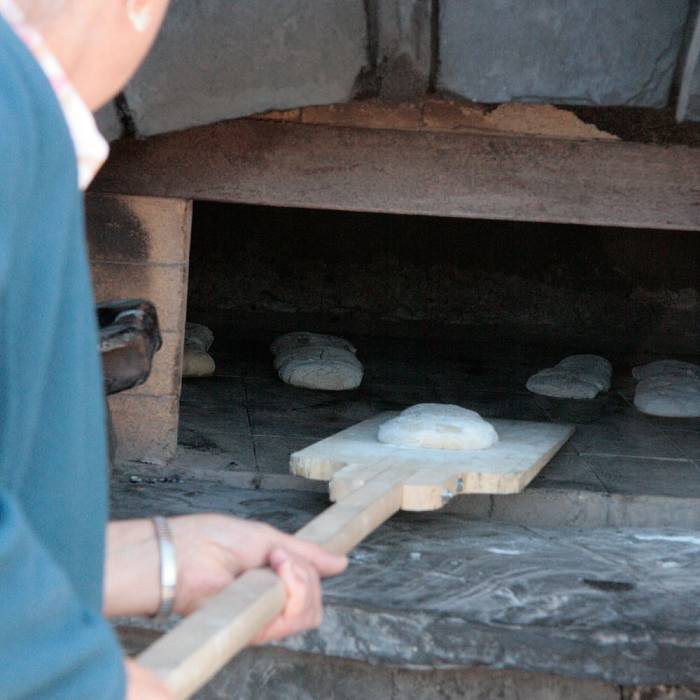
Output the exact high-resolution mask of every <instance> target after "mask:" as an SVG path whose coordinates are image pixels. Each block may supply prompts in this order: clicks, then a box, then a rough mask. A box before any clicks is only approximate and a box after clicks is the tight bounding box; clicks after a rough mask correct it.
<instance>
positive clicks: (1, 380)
mask: <svg viewBox="0 0 700 700" xmlns="http://www.w3.org/2000/svg"><path fill="white" fill-rule="evenodd" d="M22 50H23V47H21V45H18V44H17V42H16V41H15V38H14V36H12V35H11V34H10V30H9V28H7V26H6V25H5V24H4V23H3V21H2V19H1V18H0V698H2V700H19V699H20V698H21V699H22V700H25V699H29V698H32V700H76V699H77V698H99V699H100V700H102V699H105V700H121V699H122V698H124V696H125V679H124V667H123V653H122V651H121V649H120V647H119V644H118V642H117V639H116V637H115V635H114V632H113V630H112V628H111V625H110V624H109V623H108V622H107V621H106V620H105V619H104V618H103V617H102V616H101V615H100V611H99V610H94V609H93V607H88V606H87V605H86V604H85V603H83V602H82V601H83V598H82V597H81V596H79V595H78V593H77V592H76V590H75V588H74V586H73V584H72V583H71V580H70V578H69V576H68V575H67V574H66V572H65V570H64V569H63V568H62V567H61V565H59V563H58V561H57V560H56V558H55V556H53V555H52V554H51V552H50V550H49V548H48V547H47V546H46V544H45V542H44V541H42V539H41V538H40V537H39V536H38V534H37V532H36V530H35V528H34V527H33V526H32V524H31V522H30V520H29V518H28V517H27V512H26V510H25V506H23V504H22V502H21V501H20V499H19V497H18V495H17V494H16V491H15V488H14V482H15V480H16V468H17V465H16V464H15V461H16V460H15V455H14V454H13V452H12V450H11V449H10V447H9V446H10V445H11V444H12V440H13V432H14V431H13V426H14V422H13V421H14V420H15V419H14V417H13V416H14V415H15V412H14V411H13V409H12V406H13V405H14V404H15V403H16V402H18V401H19V402H21V401H25V400H27V398H26V397H24V396H17V395H16V394H14V393H12V395H10V393H11V392H9V391H8V389H9V383H8V378H9V376H10V374H11V373H10V369H9V365H8V355H9V350H10V348H8V343H9V342H10V341H9V339H8V332H7V324H8V323H9V321H8V315H7V314H6V313H3V309H5V311H7V307H6V305H7V303H9V302H8V297H9V292H10V290H12V289H13V286H12V285H13V284H17V276H18V272H17V270H18V265H17V259H18V253H17V250H18V248H19V242H20V241H22V240H23V239H22V236H25V238H26V235H27V231H26V230H25V229H24V226H23V223H22V222H23V221H25V220H31V217H32V215H33V212H34V211H35V210H36V208H38V207H41V206H42V202H41V195H39V196H38V197H37V196H35V195H34V194H33V190H32V186H31V183H32V182H33V181H34V180H35V179H36V174H37V172H39V171H40V169H41V158H40V157H39V156H40V153H41V148H40V145H39V143H38V138H37V136H36V133H37V129H36V127H37V126H38V125H37V124H35V123H32V122H31V119H32V115H33V112H32V110H30V109H29V108H28V107H27V101H28V98H27V94H26V93H27V91H26V90H24V92H23V89H22V88H23V85H24V84H25V83H24V82H23V76H22V75H20V74H21V69H23V68H24V67H25V66H27V65H29V66H31V64H30V60H31V59H30V58H28V57H27V56H26V55H24V54H22V53H21V51H22ZM18 54H19V58H17V55H18ZM17 65H19V68H17V67H16V66H17ZM35 72H36V71H35ZM18 76H19V77H18ZM35 80H36V79H35ZM19 303H21V300H20V302H19ZM15 427H16V426H15ZM39 478H40V477H39ZM37 486H40V484H39V483H37ZM87 526H88V525H87V524H86V527H87ZM85 575H86V576H88V575H90V576H91V575H92V573H91V572H86V573H85Z"/></svg>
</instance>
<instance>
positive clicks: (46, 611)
mask: <svg viewBox="0 0 700 700" xmlns="http://www.w3.org/2000/svg"><path fill="white" fill-rule="evenodd" d="M0 591H2V597H1V600H0V697H1V698H3V700H19V699H20V698H22V699H25V698H34V699H37V700H38V699H40V698H46V700H49V699H50V700H64V699H65V700H69V699H71V700H73V699H75V698H104V699H105V700H112V699H114V700H118V699H121V698H123V697H124V695H125V688H124V671H123V665H122V655H121V652H120V650H119V646H118V644H117V642H116V640H115V638H114V635H113V632H112V630H111V627H110V626H109V624H108V623H107V622H106V620H104V619H103V618H102V617H101V616H99V615H96V614H95V613H93V612H91V611H90V610H87V609H86V608H84V607H83V606H81V605H80V603H79V602H78V599H77V596H76V595H75V594H74V592H73V591H72V589H71V586H70V583H69V581H68V579H67V577H66V576H65V575H64V574H63V572H62V570H61V569H60V567H58V566H57V564H56V563H55V562H54V561H53V560H52V558H51V556H50V555H49V554H48V553H47V551H46V550H45V549H44V548H43V547H42V545H41V543H40V542H39V541H38V540H37V538H36V537H35V536H34V534H33V532H32V530H31V527H30V525H29V524H28V523H27V521H26V519H25V518H24V516H23V514H22V509H21V507H20V505H19V504H18V503H17V501H16V499H15V498H14V497H12V496H11V495H9V494H8V493H7V492H5V491H3V490H2V489H0Z"/></svg>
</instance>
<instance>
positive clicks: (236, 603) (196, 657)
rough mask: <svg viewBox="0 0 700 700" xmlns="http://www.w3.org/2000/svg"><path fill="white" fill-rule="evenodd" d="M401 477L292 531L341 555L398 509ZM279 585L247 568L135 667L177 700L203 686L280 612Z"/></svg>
mask: <svg viewBox="0 0 700 700" xmlns="http://www.w3.org/2000/svg"><path fill="white" fill-rule="evenodd" d="M404 479H405V474H404V475H396V474H392V473H391V470H389V471H386V472H383V473H381V474H379V475H378V476H377V477H375V478H374V479H372V480H370V481H368V482H367V483H366V484H364V486H362V487H361V488H359V489H358V490H357V491H354V492H352V493H351V494H350V495H348V496H347V497H346V498H344V499H343V500H342V501H341V502H339V503H336V504H335V505H333V506H331V507H330V508H328V509H327V510H325V511H324V512H323V513H321V514H320V515H319V516H318V517H316V518H314V519H313V520H312V521H311V522H310V523H308V524H307V525H306V526H305V527H303V528H302V529H301V530H299V532H298V533H297V536H298V537H300V538H301V539H304V540H307V541H309V542H315V543H317V544H319V545H321V546H322V547H324V548H325V549H327V550H328V551H330V552H333V553H335V554H346V553H347V552H349V551H350V550H351V549H352V548H353V547H354V546H355V545H357V544H358V543H359V542H361V541H362V540H363V539H364V538H365V537H366V536H367V535H369V534H370V533H371V532H372V531H374V530H375V529H376V528H378V527H379V526H380V525H381V524H382V523H383V522H384V521H386V520H388V519H389V518H390V517H391V516H392V515H393V514H394V513H396V512H397V511H398V510H399V509H400V507H401V491H402V489H401V485H402V483H403V480H404ZM285 602H286V597H285V591H284V586H283V585H282V581H281V580H280V579H279V577H278V576H277V575H276V574H275V573H274V572H273V571H272V570H271V569H269V568H263V569H252V570H250V571H247V572H246V573H245V574H243V575H242V576H240V577H238V578H237V579H236V580H235V581H234V582H233V583H232V584H230V585H229V586H228V587H226V588H225V589H224V590H222V591H221V592H220V593H218V594H217V595H215V596H214V597H212V598H211V599H210V600H208V601H207V602H206V604H205V605H204V606H203V607H201V608H200V609H199V610H197V611H196V612H194V613H192V615H190V616H189V617H187V618H185V619H184V620H183V621H182V622H180V623H179V624H178V625H176V626H175V627H174V628H173V629H172V630H171V631H170V632H168V633H166V634H164V635H163V636H162V637H161V638H160V639H158V640H157V641H156V642H154V643H153V644H152V645H151V646H150V647H148V649H146V650H145V651H144V652H143V653H142V654H141V655H140V656H139V657H138V661H139V663H140V664H141V665H142V666H144V667H146V668H148V669H150V670H151V671H153V672H154V673H156V674H157V675H158V676H160V677H161V678H162V679H163V680H164V681H165V683H166V685H167V686H168V688H169V689H170V691H171V692H172V694H173V695H174V697H175V698H176V699H177V700H185V698H189V697H190V696H191V695H192V694H193V693H195V692H196V691H197V690H199V688H201V687H202V686H203V685H204V684H205V683H207V682H208V681H209V680H210V679H211V678H212V677H213V676H214V675H215V674H216V673H217V672H218V671H219V670H220V669H221V668H222V667H223V666H224V665H225V664H226V663H227V662H228V661H229V660H230V659H231V658H233V657H234V656H235V655H236V654H237V653H238V652H239V651H241V650H242V649H244V648H245V647H246V646H248V645H249V644H250V643H251V641H252V640H253V639H255V637H256V636H257V634H258V633H259V632H261V631H262V630H263V629H265V627H266V626H267V625H268V624H269V623H270V622H272V621H273V620H274V619H275V618H276V617H277V616H278V615H279V614H280V613H281V612H282V611H283V610H284V606H285Z"/></svg>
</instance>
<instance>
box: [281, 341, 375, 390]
mask: <svg viewBox="0 0 700 700" xmlns="http://www.w3.org/2000/svg"><path fill="white" fill-rule="evenodd" d="M270 349H271V350H272V352H273V353H274V354H275V359H274V362H273V365H274V367H275V369H276V370H277V373H278V375H279V377H280V379H281V380H282V381H283V382H286V383H287V384H291V385H292V386H298V387H302V388H304V389H321V390H324V391H347V390H350V389H356V388H357V387H358V386H360V384H361V383H362V378H363V376H364V367H363V366H362V363H361V362H360V361H359V360H358V359H357V357H355V352H356V350H355V348H354V347H353V346H352V344H351V343H349V342H348V341H347V340H345V339H344V338H338V337H337V336H334V335H322V334H320V333H308V332H297V333H287V334H286V335H283V336H280V337H279V338H277V339H276V340H275V341H274V342H273V343H272V345H271V346H270Z"/></svg>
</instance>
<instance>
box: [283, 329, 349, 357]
mask: <svg viewBox="0 0 700 700" xmlns="http://www.w3.org/2000/svg"><path fill="white" fill-rule="evenodd" d="M311 347H315V348H341V349H343V350H347V351H349V352H351V353H353V354H354V353H355V352H357V351H356V350H355V347H354V346H353V345H352V343H349V342H348V341H347V340H345V338H338V337H337V336H335V335H323V334H321V333H308V332H307V331H298V332H295V333H285V334H284V335H281V336H279V338H275V340H274V341H273V342H272V345H270V350H271V351H272V354H273V355H278V354H280V353H283V352H287V351H288V350H296V349H297V348H311Z"/></svg>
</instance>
